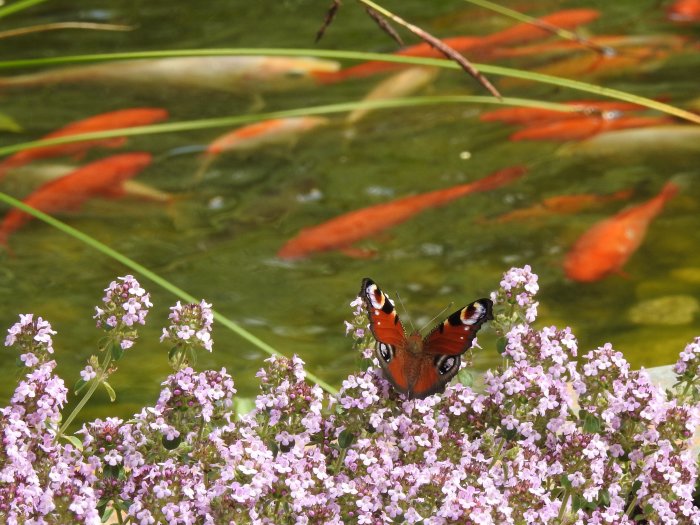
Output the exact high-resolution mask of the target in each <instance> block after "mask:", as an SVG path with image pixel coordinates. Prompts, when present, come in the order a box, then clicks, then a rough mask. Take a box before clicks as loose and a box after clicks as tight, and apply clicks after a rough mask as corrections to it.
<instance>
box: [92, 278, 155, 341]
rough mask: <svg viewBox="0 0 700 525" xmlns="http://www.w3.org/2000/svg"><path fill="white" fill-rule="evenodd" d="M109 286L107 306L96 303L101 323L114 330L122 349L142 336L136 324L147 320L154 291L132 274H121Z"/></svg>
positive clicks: (105, 303) (99, 326)
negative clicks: (148, 290)
mask: <svg viewBox="0 0 700 525" xmlns="http://www.w3.org/2000/svg"><path fill="white" fill-rule="evenodd" d="M119 281H121V282H118V281H112V282H111V283H110V284H109V286H108V287H107V288H105V295H104V297H103V299H102V300H103V302H104V308H100V307H99V306H96V307H95V315H94V316H93V319H96V320H97V327H98V328H104V329H105V330H106V331H108V332H112V333H113V334H114V335H113V337H114V338H115V340H117V341H118V342H119V345H120V347H121V348H122V350H126V349H128V348H131V346H133V344H134V341H135V340H136V338H137V337H138V334H137V332H136V327H135V325H138V324H141V325H142V324H145V320H146V316H147V315H148V309H149V308H150V307H151V306H153V304H151V300H150V295H149V294H148V293H146V291H145V290H144V289H143V288H141V285H140V284H139V282H138V281H137V280H136V279H135V278H134V277H133V276H131V275H126V276H124V277H119Z"/></svg>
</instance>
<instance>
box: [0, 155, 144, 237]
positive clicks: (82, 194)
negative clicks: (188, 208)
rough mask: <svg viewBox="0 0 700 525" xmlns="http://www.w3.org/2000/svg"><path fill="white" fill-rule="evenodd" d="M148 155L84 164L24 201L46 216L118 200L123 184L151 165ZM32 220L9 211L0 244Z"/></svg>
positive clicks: (20, 213)
mask: <svg viewBox="0 0 700 525" xmlns="http://www.w3.org/2000/svg"><path fill="white" fill-rule="evenodd" d="M151 158H152V157H151V154H150V153H123V154H121V155H113V156H111V157H107V158H106V159H101V160H98V161H96V162H92V163H90V164H87V165H85V166H83V167H81V168H78V169H76V170H75V171H72V172H71V173H69V174H68V175H65V176H63V177H60V178H58V179H55V180H52V181H50V182H47V183H46V184H44V185H42V186H40V187H39V188H38V189H37V190H36V191H34V192H33V193H32V194H31V195H29V196H28V197H27V198H26V199H24V200H23V202H24V203H25V204H28V205H29V206H31V207H33V208H36V209H37V210H40V211H43V212H45V213H54V212H57V211H61V210H66V209H76V208H78V207H80V205H81V204H82V203H83V202H85V201H86V200H88V199H90V198H91V197H95V196H102V197H121V196H122V195H123V194H124V188H123V185H124V183H125V181H127V180H128V179H130V178H132V177H134V176H135V175H137V174H138V173H139V172H141V170H143V169H144V168H145V167H146V166H148V165H149V164H150V163H151ZM32 218H33V216H32V215H29V214H27V213H25V212H23V211H21V210H18V209H16V208H15V209H12V210H10V211H9V212H8V214H7V215H5V218H4V219H3V221H2V224H0V243H1V244H7V238H8V237H9V235H10V234H11V233H12V232H14V231H16V230H17V229H19V228H20V227H22V226H23V225H24V224H25V223H27V222H28V221H29V220H31V219H32Z"/></svg>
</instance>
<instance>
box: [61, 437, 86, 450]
mask: <svg viewBox="0 0 700 525" xmlns="http://www.w3.org/2000/svg"><path fill="white" fill-rule="evenodd" d="M61 437H62V438H63V439H65V440H66V441H68V442H69V443H70V444H71V445H73V446H74V447H75V448H77V449H78V450H80V451H81V452H82V451H83V442H82V441H80V439H79V438H78V437H76V436H61Z"/></svg>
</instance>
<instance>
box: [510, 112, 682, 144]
mask: <svg viewBox="0 0 700 525" xmlns="http://www.w3.org/2000/svg"><path fill="white" fill-rule="evenodd" d="M672 122H673V120H672V119H670V118H668V117H615V118H606V117H605V116H601V115H596V116H591V117H585V116H579V117H578V118H575V119H564V120H557V121H554V122H544V123H542V124H533V125H531V126H528V127H525V128H523V129H521V130H520V131H516V132H515V133H513V134H512V135H511V136H510V137H509V138H510V140H513V141H519V140H549V141H557V142H565V141H569V140H583V139H587V138H589V137H592V136H594V135H597V134H599V133H603V132H605V131H613V130H617V129H628V128H643V127H651V126H663V125H664V124H670V123H672Z"/></svg>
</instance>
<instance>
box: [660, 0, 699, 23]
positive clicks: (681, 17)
mask: <svg viewBox="0 0 700 525" xmlns="http://www.w3.org/2000/svg"><path fill="white" fill-rule="evenodd" d="M666 16H667V17H668V19H669V20H673V21H674V22H700V0H676V1H675V2H673V3H672V4H671V5H670V6H668V8H667V9H666Z"/></svg>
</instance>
